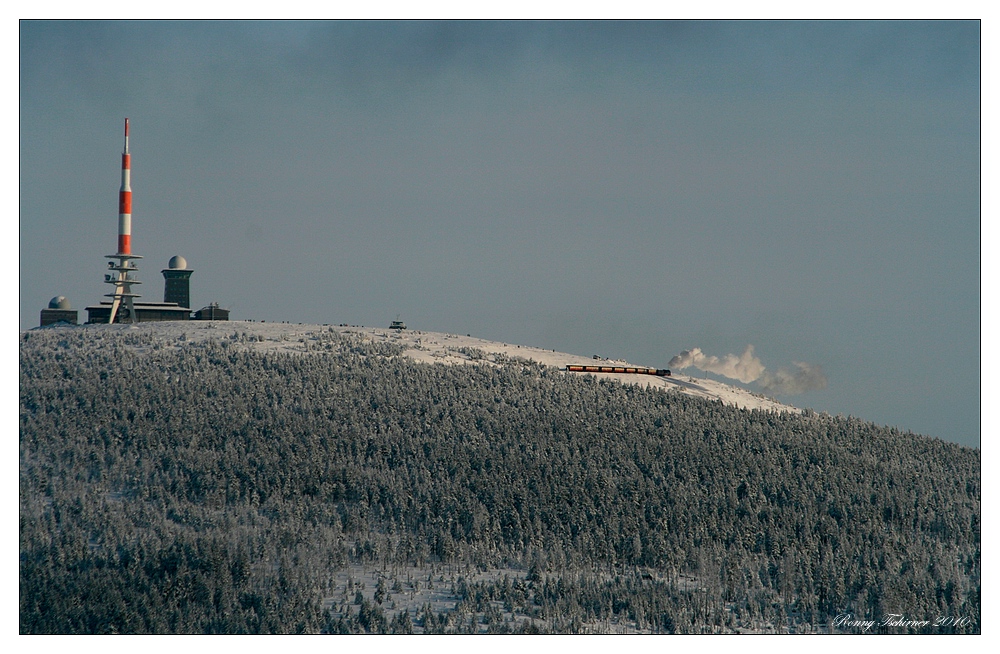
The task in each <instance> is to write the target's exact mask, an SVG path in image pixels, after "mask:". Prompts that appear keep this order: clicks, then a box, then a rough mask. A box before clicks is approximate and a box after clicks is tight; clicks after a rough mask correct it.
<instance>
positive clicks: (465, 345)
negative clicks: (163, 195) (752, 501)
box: [65, 321, 802, 413]
mask: <svg viewBox="0 0 1000 654" xmlns="http://www.w3.org/2000/svg"><path fill="white" fill-rule="evenodd" d="M81 328H82V329H93V330H108V329H111V330H141V331H145V332H148V333H151V334H157V335H160V336H161V337H162V338H163V340H164V343H165V344H166V345H169V346H171V347H183V346H184V344H185V343H197V342H200V341H204V340H207V339H216V340H222V339H226V340H230V341H232V342H233V343H234V344H236V345H238V346H239V347H246V348H249V349H254V350H257V351H263V352H266V351H281V352H299V353H309V352H316V351H318V350H316V349H314V348H310V346H309V344H310V343H311V342H313V341H318V340H319V334H320V333H321V332H329V331H335V332H338V333H339V334H341V335H342V336H344V337H345V338H354V339H358V340H361V341H370V342H384V343H392V344H395V345H398V346H400V347H402V348H404V353H405V355H406V356H408V357H409V358H411V359H413V360H414V361H418V362H421V363H428V364H435V363H436V364H444V365H503V363H504V362H506V361H511V360H517V359H522V360H530V361H535V362H536V363H540V364H542V365H546V366H552V367H555V368H559V369H565V368H566V366H568V365H592V364H594V363H595V361H594V358H593V357H592V356H589V357H588V356H585V355H580V354H569V353H566V352H556V351H555V350H546V349H542V348H538V347H532V346H528V345H515V344H510V343H501V342H497V341H488V340H484V339H481V338H475V337H473V336H470V335H465V336H463V335H459V334H446V333H441V332H427V331H419V330H410V329H402V330H400V329H385V328H379V327H360V326H352V325H304V324H301V323H299V324H295V323H286V322H281V323H273V322H272V323H268V322H241V321H231V322H221V321H214V322H207V321H206V322H200V321H190V322H150V323H141V324H139V325H135V326H133V325H86V326H83V327H73V328H65V329H81ZM242 336H247V337H256V338H241V337H242ZM234 337H235V338H234ZM598 363H600V364H601V365H615V366H640V367H641V366H647V365H648V362H641V361H623V360H620V359H601V360H600V361H599V362H598ZM566 374H593V375H594V376H596V377H600V378H608V379H614V380H617V381H620V382H622V383H624V384H637V385H640V386H650V387H654V388H661V389H663V390H665V391H670V392H677V393H683V394H685V395H690V396H694V397H702V398H706V399H710V400H721V401H722V402H723V403H724V404H726V405H731V406H737V407H740V408H743V409H764V410H767V411H788V412H794V413H801V412H802V410H801V409H798V408H796V407H793V406H790V405H787V404H782V403H780V402H778V401H777V400H774V399H772V398H768V397H765V396H764V395H761V394H760V393H754V392H751V391H750V390H748V389H745V388H741V387H739V386H733V385H730V384H725V383H722V382H719V381H715V380H713V379H707V378H696V377H691V376H688V375H684V374H677V373H676V372H675V373H674V375H673V376H671V377H657V376H652V375H635V374H621V373H569V372H567V373H566Z"/></svg>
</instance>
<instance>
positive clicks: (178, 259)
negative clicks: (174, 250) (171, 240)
mask: <svg viewBox="0 0 1000 654" xmlns="http://www.w3.org/2000/svg"><path fill="white" fill-rule="evenodd" d="M168 265H169V266H170V268H171V269H172V270H186V269H187V267H188V262H187V259H185V258H184V257H182V256H180V255H179V254H178V255H175V256H172V257H170V263H169V264H168Z"/></svg>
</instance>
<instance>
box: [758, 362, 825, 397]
mask: <svg viewBox="0 0 1000 654" xmlns="http://www.w3.org/2000/svg"><path fill="white" fill-rule="evenodd" d="M792 363H794V364H795V369H794V370H790V369H788V368H781V369H780V370H778V372H776V373H774V374H771V373H769V372H765V373H764V374H763V375H762V376H761V377H760V379H758V380H757V383H758V384H760V386H761V388H763V389H764V390H765V391H767V392H769V393H775V394H778V395H797V394H799V393H805V392H806V391H816V390H819V389H822V388H826V375H824V374H823V369H822V368H820V367H819V366H817V365H813V364H811V363H802V362H801V361H793V362H792Z"/></svg>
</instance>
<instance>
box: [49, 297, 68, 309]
mask: <svg viewBox="0 0 1000 654" xmlns="http://www.w3.org/2000/svg"><path fill="white" fill-rule="evenodd" d="M49 308H50V309H62V310H64V311H68V310H69V309H71V308H72V307H71V306H70V305H69V300H67V299H66V297H65V296H63V295H57V296H55V297H54V298H52V299H51V300H49Z"/></svg>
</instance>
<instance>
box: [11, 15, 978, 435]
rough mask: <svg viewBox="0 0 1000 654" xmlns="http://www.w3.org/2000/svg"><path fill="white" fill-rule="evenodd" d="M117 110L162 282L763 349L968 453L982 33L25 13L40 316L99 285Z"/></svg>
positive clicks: (641, 347)
mask: <svg viewBox="0 0 1000 654" xmlns="http://www.w3.org/2000/svg"><path fill="white" fill-rule="evenodd" d="M126 116H128V117H129V118H130V119H131V125H132V130H131V150H132V155H133V158H132V188H133V192H134V196H133V250H134V251H135V252H136V253H138V254H141V255H143V256H144V257H145V258H144V259H143V260H142V261H141V262H140V265H141V269H140V272H139V275H138V276H139V279H140V280H142V281H143V282H144V284H143V285H142V286H141V287H140V292H142V293H143V295H144V297H145V299H149V300H162V299H163V297H162V293H163V278H162V276H161V275H160V270H161V269H162V268H165V267H166V264H167V261H168V259H169V258H170V257H171V256H172V255H174V254H180V255H183V256H184V257H186V258H187V260H188V263H189V266H190V267H191V268H193V269H194V271H195V272H194V275H193V277H192V303H193V304H194V305H195V306H194V308H199V307H201V306H204V305H205V304H207V303H209V302H211V301H218V302H220V303H221V304H222V305H223V306H226V307H230V308H231V309H232V311H233V318H234V319H247V318H249V319H255V320H267V321H280V320H287V321H290V322H315V323H342V322H346V323H351V324H362V325H374V326H388V324H389V321H391V320H393V319H395V318H396V316H397V314H398V315H399V316H400V317H401V318H402V319H403V320H404V321H405V322H407V324H409V326H410V327H411V328H414V329H427V330H433V331H445V332H453V333H463V334H465V333H469V334H472V335H474V336H481V337H483V338H488V339H492V340H499V341H504V342H511V343H521V344H526V345H534V346H540V347H546V348H553V349H556V350H560V351H567V352H573V353H579V354H586V355H589V354H595V353H597V354H601V355H604V356H609V357H622V358H627V359H628V360H630V361H632V362H634V363H637V364H643V365H653V366H661V367H662V366H665V365H666V364H667V362H668V361H669V360H670V359H671V358H672V357H674V356H675V355H677V354H678V353H680V352H681V351H683V350H691V349H692V348H696V347H697V348H701V350H702V351H703V352H704V353H705V354H706V355H708V356H717V357H720V358H721V357H724V356H725V355H727V354H730V353H732V354H735V355H740V354H741V353H743V352H744V350H745V348H746V346H747V345H753V346H754V348H755V350H754V352H755V354H756V356H757V357H759V359H760V362H761V363H762V364H763V365H764V366H766V369H767V371H770V372H772V373H777V372H778V371H779V370H781V369H789V370H796V369H797V368H796V366H795V362H801V363H806V364H810V365H811V366H820V367H821V368H822V371H823V373H824V375H825V378H826V380H827V385H826V388H822V389H817V390H812V391H809V392H806V393H802V394H799V395H779V396H778V397H779V399H782V400H785V401H787V402H789V403H792V404H796V405H798V406H807V407H812V408H815V409H817V410H823V411H829V412H830V413H834V414H837V413H842V414H845V415H848V414H850V415H855V416H858V417H861V418H864V419H868V420H873V421H875V422H878V423H881V424H889V425H894V426H898V427H900V428H902V429H910V430H913V431H916V432H920V433H927V434H931V435H934V436H939V437H941V438H944V439H947V440H952V441H957V442H960V443H963V444H970V445H977V446H978V445H979V442H980V424H979V423H980V263H981V261H980V26H979V24H978V23H977V22H929V23H924V22H897V23H884V22H847V23H838V22H822V23H797V22H776V23H770V22H702V23H699V22H694V23H690V22H681V23H673V22H648V23H588V22H571V23H545V22H542V23H516V22H515V23H461V22H447V23H437V22H420V23H358V22H345V23H290V22H282V23H214V22H196V23H183V22H182V23H175V22H149V23H135V22H116V23H105V22H82V23H60V22H22V23H21V27H20V243H19V249H20V325H21V327H22V328H29V327H33V326H35V325H37V324H38V312H39V310H40V309H42V308H43V307H44V306H46V304H47V302H48V300H49V299H50V298H51V297H53V296H55V295H66V296H67V297H68V298H69V299H70V301H71V302H72V304H73V307H74V308H77V309H79V310H80V311H81V319H85V317H86V313H85V312H84V311H83V309H84V307H86V306H87V305H88V304H94V303H96V302H98V301H99V300H100V299H102V295H103V294H104V293H105V292H107V291H108V288H107V287H106V286H105V285H104V284H103V283H102V279H103V274H104V269H105V265H106V263H105V259H104V258H103V255H105V254H110V253H111V252H112V250H113V249H114V247H115V243H116V230H117V191H118V183H119V152H120V151H121V145H122V143H121V142H122V122H123V119H124V117H126ZM685 372H689V373H691V374H693V375H704V374H706V373H703V372H700V371H698V370H696V369H694V368H690V369H688V370H686V371H685ZM748 387H749V388H755V385H754V384H753V383H751V384H748Z"/></svg>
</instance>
